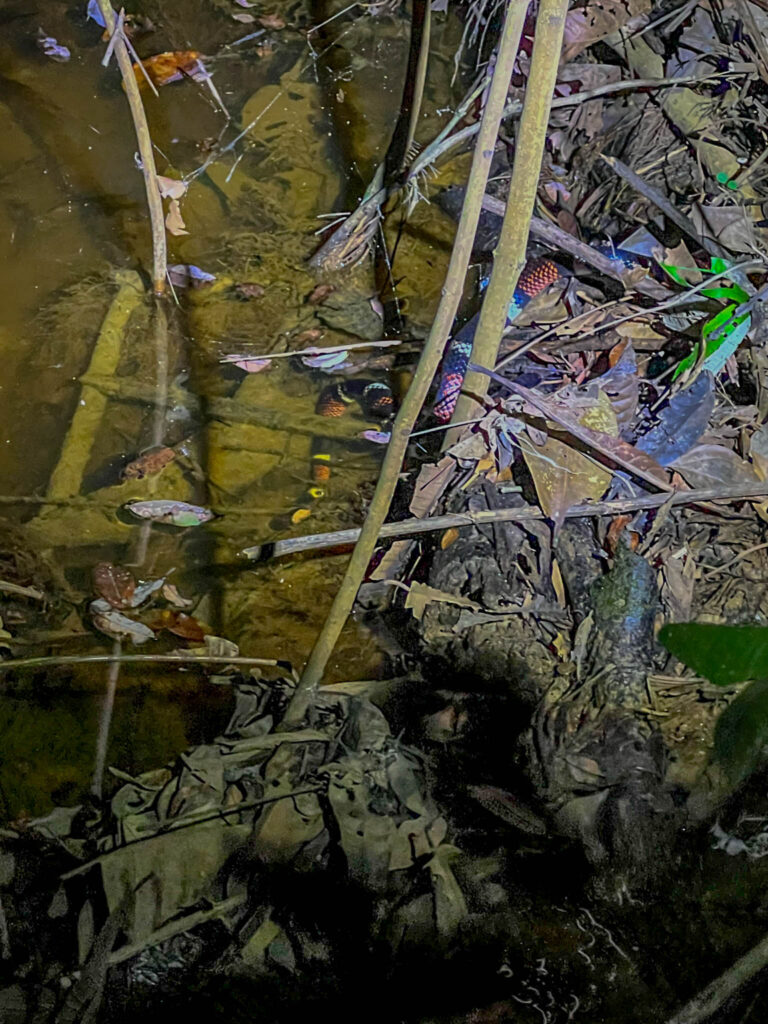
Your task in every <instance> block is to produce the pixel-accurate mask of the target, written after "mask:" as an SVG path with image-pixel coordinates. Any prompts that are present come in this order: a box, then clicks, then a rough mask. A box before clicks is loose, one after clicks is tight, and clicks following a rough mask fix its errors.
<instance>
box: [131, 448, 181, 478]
mask: <svg viewBox="0 0 768 1024" xmlns="http://www.w3.org/2000/svg"><path fill="white" fill-rule="evenodd" d="M175 458H176V452H175V450H174V449H173V448H158V449H156V450H155V451H151V452H146V453H145V454H144V455H139V456H138V458H135V459H133V461H132V462H129V463H128V465H127V466H125V468H124V469H123V472H122V477H123V480H143V479H144V477H145V476H155V474H157V473H159V472H160V471H161V470H162V469H165V467H166V466H167V465H168V463H169V462H173V460H174V459H175Z"/></svg>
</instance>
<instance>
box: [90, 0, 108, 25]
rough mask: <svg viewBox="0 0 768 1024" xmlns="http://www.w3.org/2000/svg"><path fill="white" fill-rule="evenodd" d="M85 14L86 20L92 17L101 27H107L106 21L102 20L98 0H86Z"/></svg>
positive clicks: (102, 16)
mask: <svg viewBox="0 0 768 1024" xmlns="http://www.w3.org/2000/svg"><path fill="white" fill-rule="evenodd" d="M85 15H86V21H90V20H91V19H93V21H95V22H96V24H97V25H99V26H100V27H101V28H106V27H107V23H106V21H104V15H103V14H102V13H101V8H100V7H99V0H88V9H87V10H86V12H85Z"/></svg>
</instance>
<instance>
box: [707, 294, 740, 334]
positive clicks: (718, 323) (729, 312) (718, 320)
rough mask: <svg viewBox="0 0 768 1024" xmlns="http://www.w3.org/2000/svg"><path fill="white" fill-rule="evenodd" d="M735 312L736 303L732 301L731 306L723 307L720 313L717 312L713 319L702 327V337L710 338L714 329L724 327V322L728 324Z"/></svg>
mask: <svg viewBox="0 0 768 1024" xmlns="http://www.w3.org/2000/svg"><path fill="white" fill-rule="evenodd" d="M735 312H736V303H735V302H732V303H731V304H730V305H729V306H726V307H725V309H721V310H720V312H719V313H716V314H715V315H714V316H713V317H712V319H711V320H707V322H706V323H705V324H704V326H703V327H702V328H701V336H702V338H704V339H706V338H708V337H709V335H710V334H712V332H713V331H716V330H717V329H718V328H719V327H722V326H723V324H727V323H728V321H729V320H730V319H731V317H732V316H733V314H734V313H735Z"/></svg>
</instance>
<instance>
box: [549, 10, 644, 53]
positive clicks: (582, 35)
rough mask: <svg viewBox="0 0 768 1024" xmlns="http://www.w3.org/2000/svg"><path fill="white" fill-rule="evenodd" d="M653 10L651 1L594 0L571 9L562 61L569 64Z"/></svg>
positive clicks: (566, 26) (566, 23)
mask: <svg viewBox="0 0 768 1024" xmlns="http://www.w3.org/2000/svg"><path fill="white" fill-rule="evenodd" d="M650 8H651V3H650V0H593V2H591V3H589V4H584V5H582V6H578V7H574V8H572V9H571V10H570V11H569V12H568V14H567V15H566V18H565V34H564V37H563V53H562V57H561V59H562V61H563V62H565V63H568V62H569V61H571V60H573V58H574V57H575V56H576V55H577V54H579V53H581V51H582V50H585V49H586V48H587V47H588V46H591V45H592V44H593V43H598V42H600V40H601V39H605V37H606V36H607V35H610V33H611V32H615V31H616V30H617V29H620V28H622V26H624V25H626V24H627V23H628V22H629V21H630V20H632V19H634V18H637V17H639V16H642V15H643V14H645V13H646V12H647V11H649V10H650Z"/></svg>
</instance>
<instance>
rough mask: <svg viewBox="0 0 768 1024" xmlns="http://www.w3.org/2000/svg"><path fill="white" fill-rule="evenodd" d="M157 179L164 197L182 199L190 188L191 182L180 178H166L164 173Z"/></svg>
mask: <svg viewBox="0 0 768 1024" xmlns="http://www.w3.org/2000/svg"><path fill="white" fill-rule="evenodd" d="M156 180H157V187H158V189H159V190H160V195H161V196H162V197H163V199H181V197H182V196H183V195H186V192H187V189H188V188H189V183H188V182H186V181H181V180H180V179H179V178H166V177H164V176H163V175H162V174H158V175H157V177H156Z"/></svg>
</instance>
